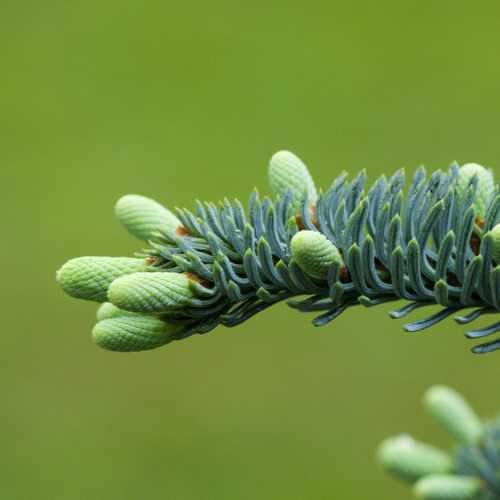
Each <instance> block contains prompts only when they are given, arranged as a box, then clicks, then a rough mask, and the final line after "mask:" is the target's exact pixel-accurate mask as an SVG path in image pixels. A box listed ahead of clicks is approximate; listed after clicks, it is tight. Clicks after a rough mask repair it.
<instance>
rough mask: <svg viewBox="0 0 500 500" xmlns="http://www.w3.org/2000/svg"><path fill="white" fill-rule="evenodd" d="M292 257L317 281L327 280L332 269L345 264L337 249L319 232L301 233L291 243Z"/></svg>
mask: <svg viewBox="0 0 500 500" xmlns="http://www.w3.org/2000/svg"><path fill="white" fill-rule="evenodd" d="M290 246H291V250H292V256H293V258H294V260H295V261H296V262H297V264H298V265H299V266H300V268H301V269H302V270H303V271H304V272H305V273H306V274H308V275H309V276H312V277H313V278H316V279H320V280H321V279H326V277H327V275H328V270H329V269H330V267H331V266H332V265H333V264H334V263H337V264H339V265H342V264H343V261H342V257H341V256H340V253H339V251H338V250H337V247H336V246H335V245H334V244H333V243H331V242H330V241H329V240H328V239H327V238H326V236H325V235H323V234H322V233H319V232H317V231H299V232H298V233H296V234H295V235H294V237H293V238H292V241H291V243H290Z"/></svg>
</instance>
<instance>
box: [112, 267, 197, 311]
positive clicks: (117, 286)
mask: <svg viewBox="0 0 500 500" xmlns="http://www.w3.org/2000/svg"><path fill="white" fill-rule="evenodd" d="M193 284H194V282H193V281H192V280H191V279H189V278H188V277H187V276H186V275H185V274H179V273H166V272H159V273H135V274H130V275H129V276H124V277H123V278H119V279H117V280H116V281H113V283H112V284H111V286H110V287H109V291H108V299H109V301H110V302H112V303H113V304H114V305H115V306H117V307H119V308H120V309H125V310H127V311H133V312H141V313H161V312H169V311H177V310H179V309H182V308H183V307H186V306H188V305H189V304H190V302H191V300H192V299H193V298H195V291H194V286H193Z"/></svg>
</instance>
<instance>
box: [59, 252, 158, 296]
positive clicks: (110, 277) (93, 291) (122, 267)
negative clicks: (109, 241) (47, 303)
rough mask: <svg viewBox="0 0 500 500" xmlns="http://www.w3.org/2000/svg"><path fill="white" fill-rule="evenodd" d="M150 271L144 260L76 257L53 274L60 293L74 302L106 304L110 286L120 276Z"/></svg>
mask: <svg viewBox="0 0 500 500" xmlns="http://www.w3.org/2000/svg"><path fill="white" fill-rule="evenodd" d="M148 269H149V270H151V271H152V270H153V268H151V267H150V266H148V265H147V264H146V263H145V261H144V259H134V258H130V257H78V258H76V259H71V260H69V261H68V262H66V264H64V265H63V266H62V267H61V269H59V271H57V273H56V280H57V282H58V283H59V284H60V285H61V286H62V288H63V290H64V291H65V292H66V293H67V294H69V295H71V296H72V297H76V298H77V299H85V300H93V301H95V302H105V301H106V300H107V295H106V294H107V292H108V288H109V285H111V283H112V282H113V281H114V280H115V279H116V278H119V277H120V276H125V275H127V274H130V273H136V272H138V271H146V270H148Z"/></svg>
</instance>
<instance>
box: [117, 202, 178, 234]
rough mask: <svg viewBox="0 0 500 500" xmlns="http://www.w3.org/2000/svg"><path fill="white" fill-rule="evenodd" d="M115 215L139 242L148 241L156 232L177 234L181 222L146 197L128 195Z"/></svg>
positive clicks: (119, 205) (120, 203)
mask: <svg viewBox="0 0 500 500" xmlns="http://www.w3.org/2000/svg"><path fill="white" fill-rule="evenodd" d="M115 214H116V217H117V218H118V220H119V221H120V222H121V223H122V224H123V225H124V226H125V228H126V229H127V231H128V232H129V233H130V234H132V235H133V236H135V237H136V238H138V239H139V240H143V241H148V240H150V239H151V238H152V236H153V233H155V232H156V231H159V230H161V231H163V232H166V233H169V234H172V233H175V230H176V229H177V228H178V227H180V226H181V225H182V224H181V221H180V220H179V219H178V218H177V217H176V216H175V215H174V214H173V213H172V212H170V211H169V210H167V209H166V208H165V207H163V206H162V205H160V204H159V203H157V202H156V201H154V200H152V199H151V198H146V197H145V196H140V195H137V194H127V195H125V196H122V197H121V198H120V199H119V200H118V202H117V203H116V206H115Z"/></svg>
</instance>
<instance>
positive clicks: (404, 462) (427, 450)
mask: <svg viewBox="0 0 500 500" xmlns="http://www.w3.org/2000/svg"><path fill="white" fill-rule="evenodd" d="M378 459H379V461H380V463H381V464H382V466H383V467H384V468H385V469H387V470H388V471H389V472H391V473H393V474H395V475H397V476H398V477H400V478H402V479H406V480H407V481H415V480H417V479H420V478H421V477H424V476H427V475H429V474H434V473H445V472H450V471H451V470H452V468H453V461H452V459H451V457H450V456H449V455H448V454H447V453H445V452H444V451H441V450H440V449H438V448H435V447H434V446H431V445H428V444H425V443H419V442H418V441H415V440H414V439H413V438H412V437H410V436H407V435H401V436H396V437H393V438H390V439H387V440H386V441H384V442H383V443H382V444H381V445H380V447H379V450H378Z"/></svg>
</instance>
